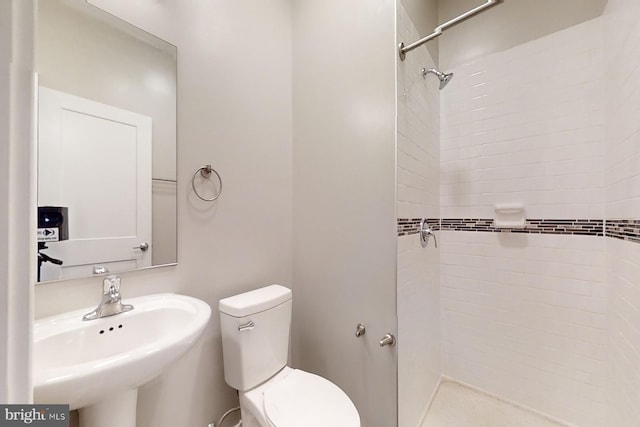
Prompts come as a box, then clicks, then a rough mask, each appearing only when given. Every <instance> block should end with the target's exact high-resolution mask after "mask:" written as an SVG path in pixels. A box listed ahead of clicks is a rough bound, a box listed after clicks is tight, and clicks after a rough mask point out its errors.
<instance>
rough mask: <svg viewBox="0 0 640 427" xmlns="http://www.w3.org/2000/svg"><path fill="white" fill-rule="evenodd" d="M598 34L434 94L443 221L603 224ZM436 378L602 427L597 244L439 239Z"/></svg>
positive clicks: (544, 44)
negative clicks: (508, 216) (503, 212)
mask: <svg viewBox="0 0 640 427" xmlns="http://www.w3.org/2000/svg"><path fill="white" fill-rule="evenodd" d="M602 28H603V20H602V19H601V18H598V19H595V20H592V21H588V22H585V23H583V24H580V25H576V26H574V27H571V28H569V29H566V30H563V31H560V32H557V33H553V34H551V35H548V36H546V37H543V38H540V39H537V40H534V41H532V42H529V43H525V44H522V45H519V46H517V47H514V48H512V49H508V50H506V51H502V52H499V53H495V54H492V55H488V56H485V57H482V58H480V59H477V60H475V61H473V62H471V63H468V64H464V65H460V66H455V67H453V68H451V69H447V71H448V72H449V71H453V72H454V74H455V77H454V80H453V81H452V83H451V84H450V85H449V86H447V88H446V89H445V90H444V91H443V92H442V93H441V108H442V114H441V120H442V123H441V150H442V151H441V177H440V179H441V192H442V194H441V203H442V205H441V209H442V218H444V219H447V218H451V219H453V218H493V217H494V204H496V203H522V204H524V207H525V216H526V217H527V218H541V219H552V218H553V219H578V218H582V219H603V218H604V215H605V210H604V178H603V173H604V161H603V159H604V155H605V143H604V129H605V119H604V117H605V111H604V105H603V101H604V90H603V85H602V81H603V67H604V62H603V55H604V54H603V37H602V31H603V30H602ZM440 236H441V240H442V242H441V243H442V251H441V257H442V290H441V293H442V295H441V296H442V305H443V311H442V316H443V318H442V322H443V351H444V373H445V375H448V376H451V377H453V378H455V379H457V380H460V381H462V382H466V383H469V384H471V385H473V386H476V387H479V388H481V389H483V390H485V391H488V392H491V393H495V394H497V395H499V396H502V397H504V398H507V399H510V400H514V401H516V402H518V403H520V404H522V405H525V406H528V407H531V408H533V409H535V410H538V411H542V412H544V413H546V414H549V415H551V416H553V417H556V418H559V419H562V420H565V421H569V422H572V423H575V424H578V425H581V426H601V425H606V423H605V420H606V416H607V410H606V407H607V398H606V392H605V390H606V384H607V383H606V381H607V377H606V374H607V353H608V352H607V288H606V286H605V275H606V256H605V239H604V238H603V237H597V236H578V235H562V234H560V235H545V234H519V233H518V234H516V233H495V232H492V233H488V232H477V231H451V230H442V231H440Z"/></svg>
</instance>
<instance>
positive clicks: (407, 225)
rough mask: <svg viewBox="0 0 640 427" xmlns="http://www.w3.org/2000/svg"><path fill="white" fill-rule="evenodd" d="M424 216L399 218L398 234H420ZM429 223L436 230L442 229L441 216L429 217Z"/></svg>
mask: <svg viewBox="0 0 640 427" xmlns="http://www.w3.org/2000/svg"><path fill="white" fill-rule="evenodd" d="M420 221H422V218H398V236H408V235H410V234H418V229H419V228H420ZM427 224H429V226H430V227H431V228H432V229H433V230H434V231H437V230H440V218H427Z"/></svg>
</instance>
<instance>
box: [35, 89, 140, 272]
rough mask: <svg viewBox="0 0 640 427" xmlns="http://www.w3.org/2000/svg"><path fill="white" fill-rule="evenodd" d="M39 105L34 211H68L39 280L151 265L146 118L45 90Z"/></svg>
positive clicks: (49, 247)
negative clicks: (63, 236)
mask: <svg viewBox="0 0 640 427" xmlns="http://www.w3.org/2000/svg"><path fill="white" fill-rule="evenodd" d="M38 105H39V111H38V115H39V117H38V206H66V207H68V208H69V240H66V241H61V242H50V243H48V244H47V246H48V249H46V250H45V251H44V252H45V253H46V254H47V255H49V256H51V257H54V258H58V259H60V260H62V261H63V264H62V266H55V265H53V264H49V263H45V264H44V265H43V268H42V273H41V274H42V275H41V280H42V281H46V280H56V279H66V278H73V277H79V276H87V275H91V274H92V272H93V267H94V266H95V265H102V266H105V267H106V268H107V269H109V270H110V271H123V270H128V269H132V268H140V267H145V266H150V265H151V252H152V247H151V118H150V117H147V116H143V115H141V114H137V113H133V112H131V111H127V110H123V109H120V108H116V107H113V106H110V105H106V104H101V103H99V102H95V101H91V100H88V99H85V98H81V97H78V96H74V95H70V94H67V93H64V92H60V91H56V90H52V89H48V88H44V87H40V90H39V102H38ZM142 242H146V243H148V244H149V249H148V250H146V251H143V250H140V249H135V247H139V246H140V244H141V243H142Z"/></svg>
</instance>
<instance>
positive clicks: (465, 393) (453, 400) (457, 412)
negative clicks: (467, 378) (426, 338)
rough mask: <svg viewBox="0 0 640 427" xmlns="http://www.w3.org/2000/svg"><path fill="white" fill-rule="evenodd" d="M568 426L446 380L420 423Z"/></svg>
mask: <svg viewBox="0 0 640 427" xmlns="http://www.w3.org/2000/svg"><path fill="white" fill-rule="evenodd" d="M515 426H517V427H567V426H566V425H565V424H559V423H557V422H554V421H552V420H549V419H548V418H545V417H542V416H540V415H538V414H535V413H533V412H529V411H527V410H526V409H523V408H519V407H517V406H514V405H511V404H509V403H507V402H503V401H501V400H499V399H496V398H493V397H491V396H488V395H486V394H483V393H480V392H478V391H475V390H472V389H470V388H467V387H464V386H462V385H460V384H457V383H454V382H450V381H443V382H442V383H441V384H440V387H439V388H438V392H437V393H436V396H435V398H434V399H433V402H432V403H431V407H430V408H429V412H428V413H427V416H426V418H425V420H424V422H423V423H422V425H421V427H515Z"/></svg>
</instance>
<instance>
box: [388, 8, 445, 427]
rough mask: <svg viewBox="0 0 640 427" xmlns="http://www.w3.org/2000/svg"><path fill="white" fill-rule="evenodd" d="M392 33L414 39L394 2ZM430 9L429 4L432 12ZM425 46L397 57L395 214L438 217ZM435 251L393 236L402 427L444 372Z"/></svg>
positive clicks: (433, 106)
mask: <svg viewBox="0 0 640 427" xmlns="http://www.w3.org/2000/svg"><path fill="white" fill-rule="evenodd" d="M397 5H398V15H397V21H398V25H397V27H398V38H399V39H401V40H409V39H411V40H413V39H418V38H419V35H418V32H417V30H416V29H415V26H414V24H413V21H412V20H411V17H410V16H409V14H408V13H407V11H406V10H405V9H404V7H403V5H402V2H398V3H397ZM433 12H434V13H435V10H434V11H433ZM423 67H425V68H427V69H428V68H434V67H435V61H434V60H433V58H432V57H431V55H430V53H429V51H428V50H427V48H426V47H420V48H418V49H416V50H414V51H412V52H411V54H409V55H407V59H406V61H404V62H400V61H399V62H398V103H397V108H398V112H397V114H398V116H397V117H398V128H397V131H398V135H397V216H398V218H438V217H439V216H440V173H439V170H440V128H439V126H440V104H439V90H438V79H437V78H435V76H432V75H428V76H427V78H426V79H423V78H422V74H421V71H420V70H421V69H422V68H423ZM439 264H440V256H439V252H438V251H437V250H436V249H435V247H434V246H433V244H431V245H430V246H429V247H427V248H422V246H421V245H420V243H419V239H418V235H417V234H413V235H409V236H403V237H399V238H398V272H397V315H398V415H399V418H398V419H399V425H400V426H407V427H411V426H418V425H420V423H421V420H422V417H423V416H424V414H425V411H426V409H427V406H428V404H429V402H430V399H431V397H432V395H433V393H434V391H435V389H436V387H437V385H438V382H439V380H440V376H441V375H442V360H441V359H442V354H441V338H440V332H441V327H440V270H439Z"/></svg>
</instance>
